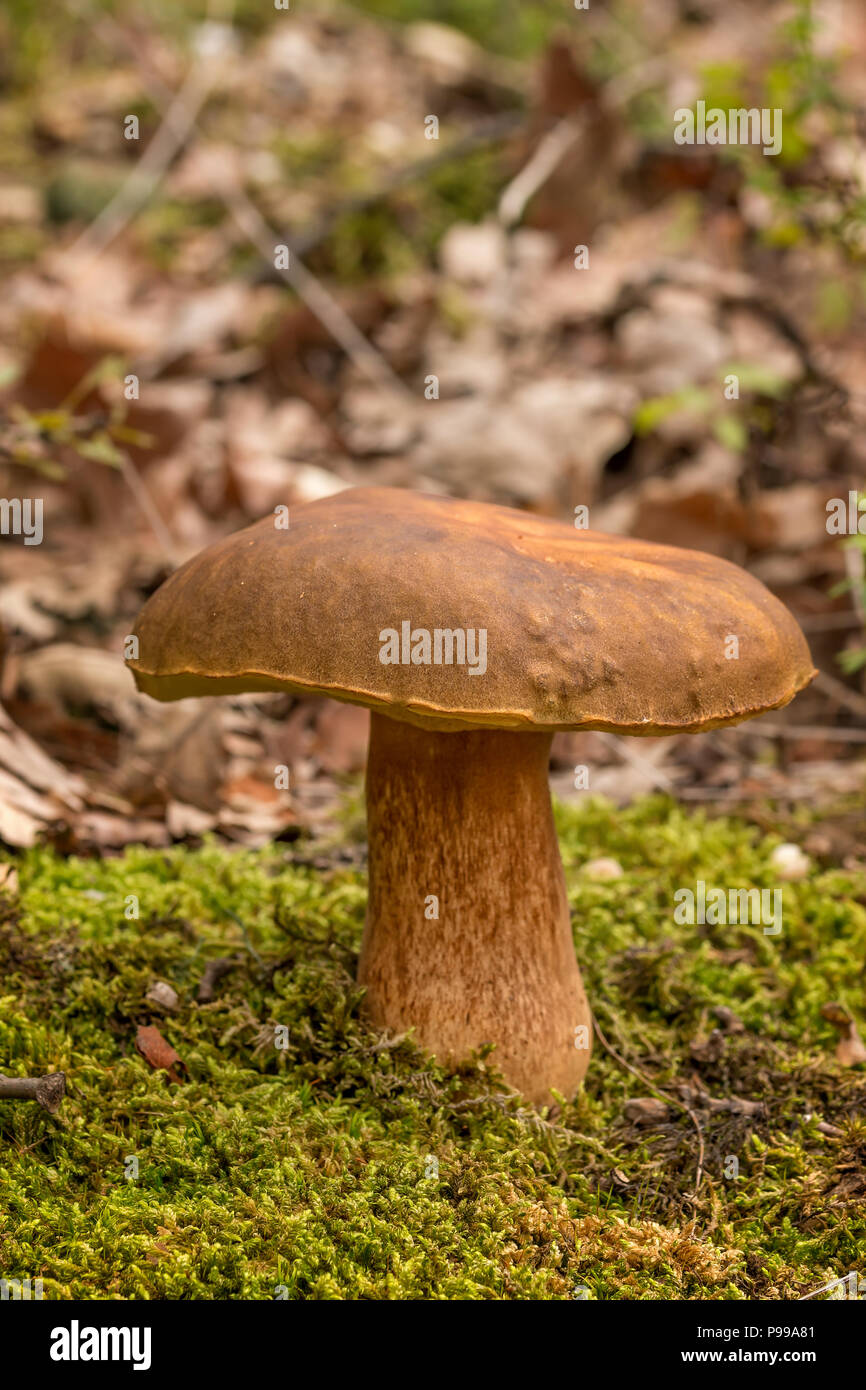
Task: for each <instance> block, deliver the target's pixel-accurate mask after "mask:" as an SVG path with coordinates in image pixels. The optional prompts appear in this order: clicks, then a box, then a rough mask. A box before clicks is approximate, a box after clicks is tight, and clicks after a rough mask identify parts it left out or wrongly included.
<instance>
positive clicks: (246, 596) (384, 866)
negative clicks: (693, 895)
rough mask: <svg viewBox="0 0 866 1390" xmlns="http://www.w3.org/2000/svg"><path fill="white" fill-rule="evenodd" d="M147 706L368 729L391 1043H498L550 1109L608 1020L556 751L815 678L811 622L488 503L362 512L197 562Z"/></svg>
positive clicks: (674, 555) (373, 949) (374, 491)
mask: <svg viewBox="0 0 866 1390" xmlns="http://www.w3.org/2000/svg"><path fill="white" fill-rule="evenodd" d="M136 635H137V637H138V639H139V655H138V657H137V659H135V660H132V661H130V666H131V667H132V670H133V672H134V674H135V679H136V683H137V685H138V687H139V689H140V690H142V691H145V692H146V693H147V694H149V695H152V696H154V697H155V698H156V699H159V700H179V699H183V698H184V697H186V696H200V695H222V694H233V693H237V692H241V691H291V692H293V693H294V694H297V695H328V696H331V697H332V698H334V699H336V700H347V701H350V702H353V703H355V704H362V705H366V706H368V707H369V709H370V711H371V730H370V749H369V758H368V764H367V818H368V819H367V825H368V839H369V901H368V909H367V921H366V927H365V930H364V937H363V943H362V947H361V958H360V966H359V980H360V982H361V983H362V984H363V985H364V986H365V989H366V995H365V1008H366V1010H367V1013H368V1015H369V1017H370V1019H371V1021H372V1022H373V1023H374V1024H375V1025H376V1026H378V1027H382V1028H388V1029H392V1030H393V1031H394V1032H403V1031H408V1030H410V1029H413V1030H414V1033H415V1037H416V1039H417V1040H418V1042H419V1043H420V1044H421V1045H422V1046H424V1047H425V1048H427V1049H428V1050H429V1051H430V1052H432V1053H435V1054H436V1055H437V1057H438V1058H439V1059H440V1060H442V1061H443V1062H457V1061H460V1060H462V1059H464V1058H466V1057H467V1056H468V1054H470V1053H471V1052H472V1051H473V1050H474V1049H477V1048H480V1047H482V1046H483V1045H484V1044H488V1043H493V1044H495V1051H494V1054H493V1061H494V1063H495V1064H496V1065H498V1066H499V1067H500V1068H501V1070H502V1072H503V1073H504V1075H505V1077H506V1079H507V1080H508V1081H509V1083H510V1084H511V1085H512V1086H514V1087H515V1089H516V1090H518V1091H520V1092H521V1093H522V1094H523V1095H524V1096H525V1097H526V1098H527V1099H528V1100H530V1101H532V1102H535V1103H538V1104H544V1103H548V1102H549V1101H550V1100H551V1088H553V1089H555V1090H556V1091H558V1092H560V1093H562V1094H564V1095H566V1096H571V1095H573V1093H574V1091H575V1089H576V1087H577V1086H578V1084H579V1083H580V1081H581V1079H582V1077H583V1075H584V1072H585V1071H586V1067H587V1065H588V1062H589V1053H590V1043H591V1033H592V1026H591V1015H590V1012H589V1007H588V1005H587V1001H586V996H585V994H584V990H583V986H582V983H581V978H580V972H579V970H578V966H577V961H576V959H575V951H574V943H573V938H572V929H571V922H570V917H569V909H568V900H567V896H566V888H565V879H564V875H563V870H562V864H561V861H560V856H559V847H558V844H557V839H556V834H555V831H554V825H553V816H552V812H551V805H550V795H549V790H548V777H547V772H548V756H549V750H550V742H551V739H552V736H553V734H554V732H555V731H556V730H559V729H566V730H591V729H599V730H609V731H612V732H614V733H617V734H638V735H641V734H643V735H660V734H681V733H700V732H701V731H702V730H706V729H715V728H718V727H720V726H721V725H725V724H735V723H737V722H739V721H740V720H744V719H750V718H751V717H752V716H753V715H757V714H763V713H764V712H765V711H767V710H773V709H778V708H779V707H780V706H781V705H785V704H787V703H788V701H789V700H791V699H792V698H793V696H794V695H795V694H796V693H797V691H798V690H800V689H802V688H803V686H805V685H806V684H807V683H808V682H809V681H810V680H811V678H812V676H813V675H814V674H815V673H814V671H813V668H812V662H811V659H810V656H809V651H808V648H807V646H806V642H805V640H804V638H803V635H802V633H801V632H800V629H799V627H798V626H797V624H796V622H795V621H794V619H793V617H792V616H791V614H790V613H789V612H788V611H787V609H786V608H785V607H784V606H783V605H782V604H781V603H780V602H779V601H778V600H777V599H775V598H774V597H773V596H772V595H771V594H770V593H769V592H768V591H767V590H766V589H765V588H764V586H763V585H762V584H760V583H759V582H758V580H756V579H754V578H753V577H752V576H751V575H749V574H747V573H746V572H745V571H744V570H742V569H739V568H737V567H736V566H735V565H732V564H729V563H727V562H726V561H724V560H720V559H718V558H716V557H715V556H713V555H706V554H702V553H698V552H696V551H691V550H681V549H675V548H672V547H668V546H662V545H654V544H651V543H649V542H646V541H638V540H629V539H626V538H624V537H621V536H609V535H603V534H600V533H598V532H592V531H587V530H577V529H575V528H574V527H572V526H569V525H568V524H566V523H563V522H559V521H551V520H548V519H546V518H543V517H538V516H533V515H528V514H526V513H524V512H517V511H512V510H510V509H508V508H505V507H497V506H490V505H487V504H484V503H479V502H471V501H459V500H454V499H450V498H444V497H433V496H426V495H423V494H420V493H415V492H408V491H402V490H397V489H389V488H353V489H349V490H347V491H344V492H340V493H338V494H336V495H335V496H331V497H328V498H325V499H323V500H321V501H317V502H312V503H310V504H308V505H306V506H301V507H298V508H297V509H293V510H292V513H291V524H290V526H289V527H288V529H282V527H281V525H280V520H279V518H275V517H266V518H265V519H264V520H262V521H259V522H257V523H256V524H255V525H253V526H250V527H248V528H247V529H246V530H243V531H240V532H238V533H236V534H235V535H232V536H229V537H227V538H226V539H224V540H221V541H218V542H217V543H216V544H215V545H212V546H210V547H208V548H207V549H206V550H204V551H203V552H202V553H201V554H199V555H197V556H195V557H194V558H193V559H192V560H190V561H189V562H188V563H187V564H185V565H184V566H183V567H182V568H181V569H179V570H178V571H177V572H176V573H175V574H173V575H172V576H171V577H170V578H169V579H168V580H167V581H166V583H165V584H163V586H162V587H161V588H160V589H159V590H158V591H157V592H156V593H155V594H154V595H153V597H152V598H151V599H150V600H149V601H148V603H147V604H146V605H145V607H144V609H143V611H142V613H141V614H140V616H139V619H138V623H137V627H136Z"/></svg>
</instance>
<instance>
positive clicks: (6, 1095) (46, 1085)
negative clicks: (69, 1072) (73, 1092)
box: [0, 1071, 66, 1115]
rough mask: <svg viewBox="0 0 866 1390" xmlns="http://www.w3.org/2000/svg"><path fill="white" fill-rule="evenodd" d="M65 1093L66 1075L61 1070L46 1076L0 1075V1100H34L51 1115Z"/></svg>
mask: <svg viewBox="0 0 866 1390" xmlns="http://www.w3.org/2000/svg"><path fill="white" fill-rule="evenodd" d="M65 1094H66V1076H65V1074H64V1073H63V1072H62V1071H53V1072H49V1074H48V1076H0V1100H35V1101H38V1103H39V1104H40V1105H41V1106H42V1109H43V1110H47V1111H48V1113H49V1115H53V1114H54V1113H55V1112H56V1111H57V1110H58V1108H59V1106H60V1102H61V1101H62V1099H63V1097H64V1096H65Z"/></svg>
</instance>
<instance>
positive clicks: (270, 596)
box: [129, 488, 815, 734]
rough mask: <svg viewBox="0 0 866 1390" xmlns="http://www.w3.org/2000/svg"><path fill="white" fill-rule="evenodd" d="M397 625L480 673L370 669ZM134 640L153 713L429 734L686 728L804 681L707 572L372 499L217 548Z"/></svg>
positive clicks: (473, 515)
mask: <svg viewBox="0 0 866 1390" xmlns="http://www.w3.org/2000/svg"><path fill="white" fill-rule="evenodd" d="M404 621H408V622H409V623H410V624H411V628H412V630H419V629H426V630H427V631H428V632H431V633H432V632H434V630H435V629H437V628H438V629H452V630H453V629H464V630H465V629H474V630H475V631H476V632H477V631H478V630H479V629H485V630H486V632H487V665H486V671H485V672H484V673H483V674H481V673H480V672H479V674H477V675H474V676H473V675H471V674H470V668H469V666H468V665H466V664H463V665H456V664H454V665H445V664H440V665H433V664H429V665H424V664H419V665H412V664H406V665H404V664H393V665H383V664H382V662H381V660H380V652H381V650H382V640H381V638H380V634H381V633H382V632H383V631H385V630H387V629H391V630H397V631H400V629H401V625H402V623H403V622H404ZM136 633H137V636H138V638H139V650H140V655H139V658H138V659H137V660H133V661H130V663H129V664H130V667H131V669H132V670H133V672H134V674H135V679H136V683H137V685H138V687H139V689H140V690H143V691H145V692H146V693H147V694H148V695H152V696H155V697H156V698H157V699H159V700H177V699H182V698H184V697H185V696H190V695H207V694H212V695H220V694H231V693H237V692H240V691H256V690H289V691H293V692H295V693H299V694H305V693H306V694H317V695H328V696H331V697H332V698H333V699H336V700H348V701H351V702H353V703H356V704H363V705H369V706H370V707H371V708H374V709H377V710H379V711H380V712H381V713H383V714H387V715H389V716H390V717H391V718H392V719H398V720H404V721H407V722H409V723H413V724H420V725H422V726H426V727H428V728H431V729H461V728H463V729H466V728H502V729H528V728H542V729H547V730H551V731H552V730H554V729H609V730H612V731H615V732H616V731H618V732H622V733H629V734H665V733H674V732H680V731H685V732H697V731H699V730H702V729H711V728H714V727H716V726H718V725H721V724H730V723H735V722H737V721H738V720H742V719H748V718H749V717H750V716H752V715H755V714H760V713H761V712H762V711H764V710H771V709H776V708H778V707H779V706H781V705H785V704H787V703H788V701H789V700H791V699H792V698H793V697H794V695H795V694H796V693H797V691H798V690H801V689H802V688H803V686H805V685H807V684H808V682H809V681H810V680H811V679H812V677H813V675H814V674H815V672H814V670H813V667H812V661H811V658H810V655H809V650H808V647H807V645H806V642H805V639H804V637H803V635H802V633H801V631H800V629H799V627H798V626H797V623H796V622H795V620H794V618H793V617H792V616H791V614H790V613H789V612H788V610H787V609H786V608H785V607H784V606H783V605H782V604H781V603H780V602H779V601H778V600H777V599H775V598H774V597H773V596H772V594H770V593H769V592H768V590H767V589H765V588H764V586H763V585H762V584H761V583H760V582H759V581H758V580H757V579H754V578H753V577H752V576H751V575H749V574H747V573H746V571H745V570H742V569H739V568H738V567H737V566H735V565H732V564H729V563H728V562H727V561H725V560H720V559H718V558H717V557H715V556H713V555H707V554H703V553H701V552H699V551H693V550H680V549H676V548H673V547H670V546H663V545H654V544H652V543H650V542H648V541H639V540H629V539H627V538H625V537H622V536H610V535H604V534H602V533H600V532H594V531H581V530H577V529H575V528H574V527H572V526H569V525H568V524H566V523H564V522H560V521H551V520H548V519H547V518H544V517H538V516H532V515H527V514H526V513H524V512H517V511H511V510H509V509H508V508H506V507H496V506H490V505H487V504H485V503H481V502H467V501H458V500H454V499H450V498H443V497H433V496H427V495H425V494H422V493H416V492H407V491H402V490H399V489H391V488H353V489H350V490H347V491H345V492H341V493H338V494H337V495H336V496H332V497H328V498H325V499H324V500H322V501H318V502H313V503H310V504H308V505H306V506H301V507H298V508H295V509H293V510H292V512H291V525H290V527H289V529H287V530H283V529H279V528H278V527H277V526H276V525H275V518H274V517H266V518H265V519H264V520H262V521H259V522H257V523H256V524H255V525H253V526H250V527H248V528H247V529H246V530H243V531H240V532H237V533H236V534H235V535H232V536H229V537H227V538H226V539H225V540H222V541H219V542H217V543H216V544H215V545H212V546H210V547H209V548H208V549H207V550H204V551H203V552H202V553H201V554H199V555H197V556H195V557H194V558H193V559H192V560H190V561H189V562H188V563H187V564H185V565H184V566H183V567H182V568H181V569H179V570H178V571H177V572H176V573H175V574H173V575H172V576H171V578H170V579H168V580H167V581H166V583H165V584H164V585H163V586H162V588H160V589H159V590H158V591H157V593H155V594H154V595H153V597H152V598H151V599H150V600H149V602H148V603H147V604H146V605H145V607H144V609H143V610H142V613H141V615H140V617H139V620H138V624H137V628H136ZM731 637H736V638H737V642H738V648H739V652H738V656H737V657H736V658H734V659H730V658H729V657H727V656H726V650H730V645H729V639H730V638H731Z"/></svg>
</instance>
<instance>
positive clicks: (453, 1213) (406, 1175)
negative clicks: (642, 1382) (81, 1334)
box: [0, 797, 866, 1300]
mask: <svg viewBox="0 0 866 1390" xmlns="http://www.w3.org/2000/svg"><path fill="white" fill-rule="evenodd" d="M557 818H558V827H559V832H560V838H561V845H562V852H563V859H564V863H565V868H566V876H567V880H568V889H569V899H570V903H571V908H572V913H573V922H574V939H575V945H576V950H577V954H578V958H579V960H580V962H581V966H582V969H583V972H584V978H585V981H586V985H587V990H588V993H589V997H590V1000H591V1002H592V1006H593V1010H594V1013H595V1017H596V1020H597V1025H598V1029H599V1036H597V1037H596V1039H595V1046H594V1054H593V1058H592V1062H591V1065H590V1069H589V1073H588V1076H587V1079H586V1083H585V1085H584V1087H583V1088H582V1090H581V1092H580V1094H579V1095H578V1096H577V1098H576V1099H575V1100H574V1101H573V1102H570V1103H565V1102H564V1101H563V1103H562V1104H561V1105H555V1106H552V1107H551V1108H550V1109H549V1110H547V1111H541V1112H538V1111H534V1110H530V1109H528V1108H526V1107H524V1106H523V1105H522V1103H521V1101H520V1099H519V1098H518V1097H516V1096H514V1095H513V1094H511V1093H509V1092H508V1091H507V1088H506V1087H505V1086H504V1084H503V1083H502V1081H501V1078H500V1077H499V1076H498V1075H497V1073H496V1071H495V1069H494V1061H495V1059H494V1057H493V1056H488V1057H487V1058H479V1059H478V1061H477V1063H475V1064H472V1065H467V1066H465V1067H463V1068H462V1069H460V1071H459V1072H456V1073H452V1072H448V1071H445V1070H443V1069H441V1068H440V1067H438V1066H436V1065H435V1064H434V1063H432V1062H431V1061H430V1059H429V1058H427V1057H425V1056H424V1055H423V1054H422V1053H421V1052H419V1051H418V1050H417V1048H416V1047H415V1046H414V1045H413V1043H412V1041H411V1040H410V1039H403V1040H394V1039H387V1038H383V1037H380V1036H378V1035H376V1034H375V1033H373V1032H371V1031H370V1030H369V1028H368V1027H367V1026H366V1025H365V1023H364V1021H363V1016H362V1014H361V1012H360V1009H361V1004H362V992H361V991H360V990H359V989H358V988H357V986H356V984H355V982H354V979H355V965H356V953H357V950H358V946H359V942H360V935H361V929H362V924H363V916H364V907H365V896H366V883H365V870H364V862H363V861H364V850H363V841H362V839H361V838H360V835H359V833H358V831H359V827H358V824H357V817H356V816H355V815H354V813H353V812H352V810H351V808H350V813H349V814H348V815H347V816H346V817H345V825H344V830H343V833H342V835H341V838H340V840H339V842H337V841H332V842H331V843H330V845H322V844H321V843H320V844H319V845H315V844H313V846H312V848H311V847H310V844H309V843H308V842H304V841H300V842H296V843H295V845H293V846H287V845H284V844H283V845H274V846H273V847H271V848H268V849H263V850H252V849H235V850H226V849H225V848H224V847H223V846H221V845H219V844H217V843H216V842H207V843H205V844H204V845H203V846H202V847H201V848H200V849H197V850H190V849H186V848H180V847H176V848H170V849H149V848H144V847H141V846H135V847H130V848H128V849H127V850H125V852H124V853H123V854H122V855H120V856H118V857H115V858H101V859H100V858H89V859H88V858H63V857H60V856H58V855H56V854H55V853H54V852H53V851H52V850H50V849H47V848H35V849H32V850H30V851H28V852H27V853H26V854H25V855H24V856H23V857H22V858H21V860H20V861H19V865H18V871H17V877H13V878H12V879H11V880H9V881H8V882H7V889H6V891H5V892H4V893H3V894H2V896H0V970H2V977H3V991H2V997H0V1052H2V1055H3V1056H4V1057H6V1058H8V1059H9V1060H8V1063H7V1066H6V1068H5V1069H6V1070H7V1071H9V1072H12V1073H14V1074H18V1075H26V1074H30V1073H33V1072H36V1073H38V1074H42V1073H45V1072H50V1071H55V1070H59V1071H63V1072H64V1073H65V1074H66V1078H67V1094H66V1097H65V1099H64V1100H63V1101H62V1103H61V1104H60V1107H59V1109H58V1110H57V1112H56V1113H55V1114H50V1113H48V1112H47V1111H44V1110H42V1109H40V1108H39V1107H38V1106H37V1105H36V1104H34V1103H22V1102H20V1101H0V1269H2V1271H3V1272H4V1274H5V1276H6V1277H19V1278H26V1277H30V1278H41V1279H42V1280H43V1284H44V1295H45V1297H46V1298H152V1299H153V1298H172V1299H177V1298H183V1299H190V1298H191V1299H212V1298H253V1299H272V1298H279V1297H289V1298H317V1299H321V1298H325V1299H331V1298H337V1299H339V1298H351V1299H357V1298H377V1299H381V1298H384V1299H388V1298H409V1299H415V1298H438V1299H454V1298H471V1299H526V1298H529V1299H549V1298H583V1297H589V1298H592V1299H647V1298H664V1299H698V1300H700V1299H796V1298H799V1297H803V1296H804V1295H806V1294H809V1293H813V1292H814V1291H816V1290H818V1289H820V1288H822V1287H823V1286H824V1285H826V1284H827V1283H829V1282H830V1281H832V1280H833V1279H836V1278H840V1277H843V1276H845V1275H846V1274H847V1273H848V1272H849V1270H851V1269H856V1268H857V1260H858V1259H859V1258H861V1256H862V1250H863V1248H864V1241H866V1200H864V1198H866V1177H864V1172H866V1076H864V1075H863V1073H862V1071H860V1072H859V1073H858V1072H856V1071H851V1070H848V1069H846V1068H845V1067H844V1066H842V1065H841V1064H840V1062H839V1061H838V1060H837V1059H836V1055H835V1049H836V1045H837V1037H838V1035H837V1033H836V1031H835V1030H834V1028H833V1026H832V1024H831V1023H830V1022H829V1021H827V1018H826V1013H828V1012H829V1013H835V1014H838V1013H839V1011H840V1009H841V1010H842V1011H843V1012H844V1009H845V1007H846V1006H847V1005H848V1004H850V1003H856V1002H857V1001H859V999H860V997H861V995H862V986H863V962H864V960H866V889H864V879H863V874H862V872H859V871H858V872H854V871H848V870H843V869H839V868H835V867H822V866H821V865H820V864H813V866H812V868H811V870H810V872H809V874H808V875H807V877H806V878H804V879H803V880H802V881H800V882H794V883H787V884H785V885H784V887H783V889H782V892H783V907H784V918H783V927H782V931H781V933H780V934H779V935H776V936H773V935H766V934H765V932H764V930H763V928H762V926H760V925H757V926H749V925H739V926H737V925H727V926H721V925H709V924H704V925H698V924H696V925H694V926H688V925H679V924H677V923H676V922H675V920H674V901H675V900H674V893H675V892H676V891H677V889H680V888H682V887H684V886H692V887H694V885H695V884H696V883H697V882H698V881H699V880H704V881H705V882H706V883H707V884H709V885H719V886H722V887H725V888H731V887H758V888H761V887H770V888H775V887H778V882H779V880H778V874H777V872H776V870H775V869H773V868H772V866H771V865H770V855H771V852H772V849H773V847H774V845H776V844H777V843H778V837H773V836H769V837H768V836H765V835H762V834H761V832H760V831H759V830H758V829H757V828H756V827H755V826H753V825H748V824H746V823H745V822H743V821H739V820H736V819H708V818H706V817H704V816H703V815H702V814H701V813H697V814H694V813H690V812H688V811H687V810H684V809H683V808H682V807H679V806H677V805H676V804H675V803H674V802H673V801H671V800H668V799H665V798H662V797H653V798H649V799H643V800H640V801H638V802H636V803H635V804H634V805H632V806H631V807H630V808H628V809H626V810H618V809H615V808H614V807H613V806H611V805H610V804H608V803H605V802H602V801H597V800H593V801H590V802H586V803H584V804H582V805H579V806H567V807H566V806H561V805H560V806H559V807H558V808H557ZM598 856H607V857H615V858H616V859H617V860H618V862H619V864H620V865H621V866H622V869H623V874H622V876H621V877H619V878H615V879H611V880H606V881H599V880H597V879H595V878H593V877H592V876H591V874H588V873H587V872H586V870H585V866H586V865H587V863H588V861H591V860H592V859H594V858H597V857H598ZM136 910H137V911H138V913H139V916H138V918H137V919H136V918H135V917H134V916H133V915H132V914H133V913H134V912H135V911H136ZM222 958H228V959H230V960H231V961H232V962H233V967H234V968H233V969H232V970H231V971H230V972H228V973H226V974H224V975H223V976H222V978H221V979H219V981H218V982H217V983H216V985H215V987H214V991H213V998H212V1000H211V1001H210V1002H205V1003H199V1002H196V1001H197V990H198V986H199V983H200V981H201V978H202V976H203V973H204V970H205V967H206V965H207V963H208V962H209V961H213V960H215V959H222ZM157 982H162V985H163V986H165V985H168V986H170V987H171V989H172V990H174V991H175V993H176V995H177V1000H176V1003H175V1002H174V1001H173V1000H172V998H171V995H170V992H166V990H165V989H164V988H163V989H162V990H161V991H157V995H158V996H159V997H160V998H162V999H164V1001H165V1002H164V1003H158V1002H156V1000H155V999H153V998H149V997H148V996H149V994H150V993H151V992H152V990H153V986H154V985H155V984H156V983H157ZM830 1005H833V1006H835V1007H834V1008H832V1009H831V1008H829V1006H830ZM822 1009H823V1010H825V1013H824V1014H822ZM141 1029H150V1030H157V1031H156V1032H154V1031H150V1032H144V1033H142V1032H141V1031H140V1030H141ZM820 1296H821V1297H826V1296H827V1295H826V1294H822V1295H820Z"/></svg>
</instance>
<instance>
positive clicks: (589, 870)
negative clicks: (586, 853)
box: [583, 859, 623, 882]
mask: <svg viewBox="0 0 866 1390" xmlns="http://www.w3.org/2000/svg"><path fill="white" fill-rule="evenodd" d="M583 872H584V874H585V875H586V877H587V878H591V879H595V880H596V881H597V882H601V881H602V880H604V879H608V878H622V876H623V867H622V864H620V863H619V861H618V860H616V859H588V860H587V861H586V863H585V864H584V866H583Z"/></svg>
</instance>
